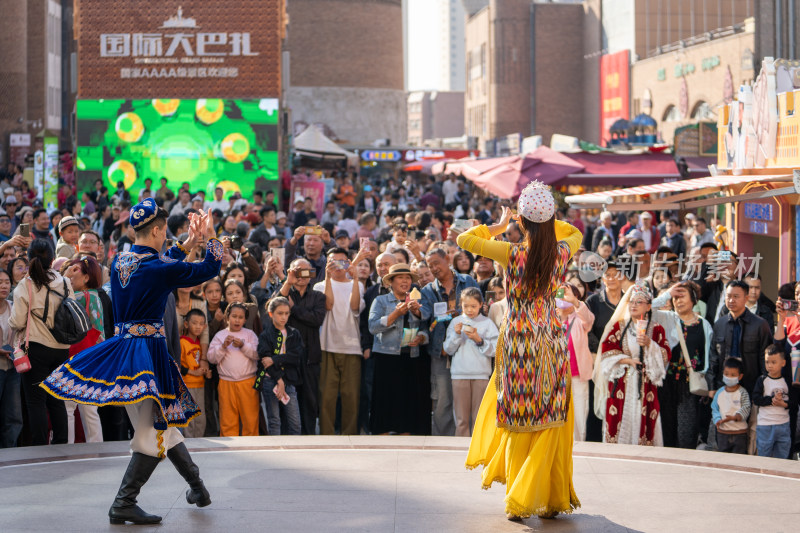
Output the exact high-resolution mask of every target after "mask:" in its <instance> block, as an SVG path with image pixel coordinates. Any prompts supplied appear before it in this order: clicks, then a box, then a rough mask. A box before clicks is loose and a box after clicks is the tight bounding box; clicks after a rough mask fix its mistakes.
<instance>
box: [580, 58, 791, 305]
mask: <svg viewBox="0 0 800 533" xmlns="http://www.w3.org/2000/svg"><path fill="white" fill-rule="evenodd" d="M798 103H800V61H787V60H783V59H778V60H773V59H772V58H766V59H764V61H763V64H762V68H761V72H760V74H759V75H758V78H757V79H756V81H755V83H754V84H753V86H749V85H743V86H742V87H740V89H739V92H738V95H737V100H735V101H733V102H732V103H730V104H728V105H726V106H723V107H721V108H719V113H718V124H717V131H718V135H719V140H718V146H719V153H718V156H717V164H716V166H714V165H712V166H711V168H710V174H712V175H711V176H710V177H705V178H698V179H690V180H683V181H677V182H674V183H660V184H652V185H645V186H639V187H630V188H626V189H617V190H611V191H603V192H597V193H593V194H582V195H573V196H568V197H567V198H566V201H567V203H568V204H570V205H571V206H572V207H576V208H602V209H607V210H609V211H628V210H645V209H646V210H650V211H660V210H680V211H684V212H686V211H688V212H694V211H696V210H698V209H699V208H702V207H707V206H715V205H719V206H724V217H723V224H724V225H725V226H726V227H727V228H728V229H729V236H730V247H731V249H732V250H734V251H735V252H736V253H737V254H738V255H739V256H740V257H745V258H756V257H758V256H760V260H759V261H758V262H759V266H758V268H759V273H760V274H761V276H762V278H763V279H764V280H778V282H779V283H786V282H788V281H794V280H797V279H798V273H800V239H798V232H797V228H798V222H800V206H799V205H798V204H799V203H800V196H798V188H797V185H798V184H800V113H796V109H797V105H798ZM776 289H777V285H773V283H765V284H764V290H765V293H766V294H767V295H768V296H770V297H773V298H774V297H775V291H776Z"/></svg>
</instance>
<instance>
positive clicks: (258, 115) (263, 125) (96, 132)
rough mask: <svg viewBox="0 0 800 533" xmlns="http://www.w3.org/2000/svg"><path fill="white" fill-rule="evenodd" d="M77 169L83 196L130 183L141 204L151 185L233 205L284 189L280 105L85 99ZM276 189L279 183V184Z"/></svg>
mask: <svg viewBox="0 0 800 533" xmlns="http://www.w3.org/2000/svg"><path fill="white" fill-rule="evenodd" d="M77 119H78V120H77V123H78V132H77V137H78V148H77V158H76V161H75V167H76V170H77V173H78V176H77V177H78V190H79V191H80V192H84V191H91V190H94V183H95V181H96V180H98V179H100V180H102V182H103V185H105V186H106V187H108V190H109V192H110V193H111V194H113V191H114V190H115V189H116V188H117V183H119V182H122V183H124V184H125V187H126V188H127V189H128V191H130V193H131V196H132V197H133V198H136V197H137V196H138V194H139V191H140V190H141V189H143V188H144V180H145V179H147V178H150V179H152V180H153V190H154V191H153V192H154V193H155V189H158V187H160V182H159V180H160V179H161V178H162V177H164V178H167V182H168V183H167V186H168V187H169V188H170V189H172V190H173V191H175V190H177V189H178V188H179V187H180V186H181V184H182V183H183V182H189V184H190V185H191V189H192V191H198V190H201V189H202V190H205V191H206V194H207V195H208V196H209V197H213V196H212V195H213V192H214V189H215V188H216V187H218V186H219V187H222V188H223V190H225V198H228V197H230V194H231V193H234V192H240V193H242V196H243V197H244V198H250V197H251V196H252V194H253V191H254V190H256V189H258V190H265V189H268V188H271V186H272V188H274V187H276V184H275V183H274V182H277V180H278V101H277V100H275V99H266V98H264V99H251V100H224V99H217V98H205V99H199V100H178V99H160V100H79V101H78V104H77ZM270 182H273V184H272V185H271V184H270Z"/></svg>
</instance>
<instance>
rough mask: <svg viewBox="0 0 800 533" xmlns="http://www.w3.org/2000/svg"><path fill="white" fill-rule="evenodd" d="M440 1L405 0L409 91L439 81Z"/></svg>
mask: <svg viewBox="0 0 800 533" xmlns="http://www.w3.org/2000/svg"><path fill="white" fill-rule="evenodd" d="M438 7H439V2H438V0H408V30H407V31H408V90H409V91H423V90H430V89H436V87H437V85H438V84H439V61H440V54H439V46H440V45H439V42H440V41H439V39H440V34H439V31H440V25H439V9H438Z"/></svg>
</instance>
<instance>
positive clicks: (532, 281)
mask: <svg viewBox="0 0 800 533" xmlns="http://www.w3.org/2000/svg"><path fill="white" fill-rule="evenodd" d="M519 220H520V222H521V223H522V229H523V230H525V242H526V243H527V244H528V256H527V258H526V259H525V272H524V274H523V279H524V280H525V284H526V285H527V286H528V287H529V289H528V295H529V296H531V297H538V298H544V297H547V296H549V295H548V291H549V290H550V281H551V278H552V277H553V269H554V268H555V266H556V246H557V244H558V243H557V241H556V229H555V218H551V219H550V220H547V221H545V222H542V223H536V222H531V221H530V220H528V219H527V218H524V217H520V219H519Z"/></svg>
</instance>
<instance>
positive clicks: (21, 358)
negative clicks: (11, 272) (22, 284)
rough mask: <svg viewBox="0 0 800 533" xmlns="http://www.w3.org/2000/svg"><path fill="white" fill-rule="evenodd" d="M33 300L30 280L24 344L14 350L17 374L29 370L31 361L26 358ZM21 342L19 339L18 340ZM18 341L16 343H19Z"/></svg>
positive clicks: (29, 281)
mask: <svg viewBox="0 0 800 533" xmlns="http://www.w3.org/2000/svg"><path fill="white" fill-rule="evenodd" d="M32 299H33V291H32V289H31V280H30V279H29V280H28V321H27V322H26V323H25V344H22V343H21V342H20V343H19V344H18V345H17V346H16V348H14V368H15V369H16V370H17V373H18V374H23V373H25V372H27V371H28V370H30V369H31V360H30V358H29V357H28V347H29V345H30V333H31V300H32ZM19 341H21V339H19ZM19 341H18V342H19Z"/></svg>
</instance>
